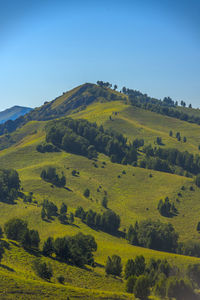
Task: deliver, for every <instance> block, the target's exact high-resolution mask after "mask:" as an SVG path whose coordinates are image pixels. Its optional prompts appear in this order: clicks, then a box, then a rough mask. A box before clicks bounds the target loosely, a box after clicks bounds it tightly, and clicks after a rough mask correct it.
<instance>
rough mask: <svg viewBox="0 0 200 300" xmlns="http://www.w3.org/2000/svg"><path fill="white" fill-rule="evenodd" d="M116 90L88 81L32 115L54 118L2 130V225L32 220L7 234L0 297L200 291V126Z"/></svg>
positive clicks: (89, 296) (2, 249)
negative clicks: (199, 227) (140, 103)
mask: <svg viewBox="0 0 200 300" xmlns="http://www.w3.org/2000/svg"><path fill="white" fill-rule="evenodd" d="M110 87H111V85H110V84H109V86H108V85H107V83H103V84H102V83H100V84H99V86H98V87H97V86H95V85H90V84H89V85H83V86H81V87H78V88H76V89H74V90H73V91H69V92H67V93H64V94H63V96H61V97H59V98H57V99H55V101H53V102H48V103H46V104H44V106H43V107H42V108H38V109H36V110H34V111H33V112H31V113H30V114H29V117H30V118H29V117H28V118H29V120H46V121H30V122H28V121H29V120H28V118H27V116H26V117H23V118H22V119H21V121H20V122H19V120H18V121H17V122H16V123H12V122H11V123H10V125H9V124H6V125H5V124H4V128H3V127H1V129H2V128H3V129H2V130H3V131H4V130H6V126H7V127H8V125H9V126H10V128H8V132H12V133H9V134H8V133H6V132H5V134H4V135H3V136H2V137H0V149H3V148H4V150H2V151H0V163H1V168H2V171H1V176H0V194H1V191H2V190H3V191H4V193H5V195H6V197H4V196H3V197H1V203H0V208H1V209H0V217H1V218H0V225H1V226H2V228H4V225H5V224H6V223H9V222H10V220H11V219H13V218H15V219H18V220H21V221H22V220H23V221H22V222H21V221H19V222H16V221H15V222H14V221H12V222H11V223H10V225H9V226H8V228H9V227H10V228H11V231H10V230H8V231H7V232H10V233H9V234H10V235H7V233H6V227H5V230H4V232H2V231H0V238H1V241H0V244H1V247H0V256H1V266H0V298H1V297H2V298H5V297H4V296H5V295H4V294H3V292H2V291H5V290H6V293H7V294H6V296H8V297H7V298H9V297H10V298H17V297H19V292H20V297H21V299H40V298H49V299H55V298H58V299H67V297H69V298H70V299H77V298H81V299H84V298H85V299H134V295H135V296H137V297H140V298H142V297H143V298H145V297H147V296H148V295H149V293H150V297H151V298H152V299H159V298H160V299H163V298H164V297H168V296H170V297H177V299H178V297H179V299H181V297H183V296H181V295H183V294H185V295H189V297H191V298H189V299H192V297H193V291H194V290H195V289H199V283H198V277H199V270H198V269H199V267H198V265H199V258H198V257H199V256H200V245H199V241H198V240H199V232H198V231H197V230H196V229H197V224H198V222H199V212H200V203H199V197H200V189H199V187H198V177H199V175H198V173H199V170H198V161H199V150H198V146H199V144H200V138H199V125H197V124H195V123H193V124H191V123H189V122H185V121H183V120H180V119H179V118H174V117H173V118H172V117H169V116H167V114H162V115H161V114H159V116H158V114H157V112H156V110H154V111H152V109H150V110H149V109H147V108H146V107H143V106H141V107H139V106H134V105H132V104H131V103H130V102H131V101H132V100H131V96H130V95H128V94H123V93H119V92H117V91H116V87H114V90H111V89H110ZM91 96H93V97H92V98H91ZM138 96H139V97H140V95H139V94H138ZM141 99H142V98H141ZM141 99H140V101H141ZM144 102H145V101H144ZM84 103H85V104H84ZM163 103H165V106H166V107H169V108H170V109H173V110H177V111H180V109H181V110H182V113H184V111H187V114H188V115H189V114H190V115H192V114H194V115H195V116H196V117H198V115H199V113H198V112H197V111H196V110H194V109H192V108H186V107H184V106H182V107H181V108H180V107H178V106H177V105H175V104H174V105H175V106H174V107H170V106H169V105H170V104H169V99H165V101H163ZM167 103H168V104H167ZM150 104H151V102H150ZM84 105H85V106H84ZM152 107H153V106H152ZM162 107H163V108H164V106H163V104H162ZM66 113H67V114H68V115H67V118H66ZM61 116H62V117H64V118H62V119H59V117H61ZM55 117H56V118H57V119H56V120H53V121H50V122H48V120H50V119H54V118H55ZM80 119H81V120H80ZM84 120H85V121H84ZM25 123H26V124H25ZM14 124H15V125H17V124H18V125H17V127H18V126H20V128H18V129H17V130H16V131H14V130H15V129H16V126H15V125H14ZM23 124H25V125H23ZM63 124H64V125H63ZM66 124H67V125H66ZM70 126H72V127H73V126H74V127H75V128H71V127H70ZM44 127H45V129H44ZM52 128H56V130H57V129H58V132H57V133H60V132H61V133H62V134H63V133H64V135H63V137H62V140H61V143H60V144H59V145H56V144H55V143H54V142H52V141H46V135H47V137H48V132H51V133H52V132H53V129H52ZM51 130H52V131H51ZM78 130H80V131H79V132H78ZM57 133H56V134H55V135H54V138H55V139H56V138H59V134H57ZM67 133H69V134H67ZM177 133H179V134H178V137H176V136H177ZM62 134H61V135H62ZM66 134H67V135H66ZM92 134H94V136H92ZM65 135H66V137H65V143H64V144H63V138H64V136H65ZM50 136H51V138H52V137H53V134H52V135H50ZM97 136H98V138H99V143H97V142H96V141H95V142H94V139H95V138H97ZM103 138H105V139H109V141H110V145H108V141H106V142H105V144H103V142H102V141H103ZM82 139H84V140H82ZM69 140H72V143H71V142H70V143H71V144H70V143H69ZM50 142H51V143H50ZM73 143H74V144H75V145H82V146H83V145H85V146H86V148H84V147H83V149H82V148H81V149H78V150H77V148H73V147H72V148H71V149H72V150H70V148H69V145H70V146H73V145H74V144H73ZM158 144H159V146H158ZM63 145H65V146H66V148H64V147H63ZM149 145H152V147H151V148H152V149H153V150H151V148H150V147H149V148H148V146H149ZM153 145H154V146H153ZM100 147H102V148H100ZM155 147H157V149H156V148H155ZM6 148H7V149H6ZM84 149H86V150H84ZM130 149H132V151H129V150H130ZM58 150H59V151H58ZM108 150H109V151H108ZM121 150H122V152H123V155H121V154H122V153H121V154H120V155H119V151H121ZM147 150H148V151H150V155H149V154H148V153H147V152H146V151H147ZM77 151H78V152H77ZM84 151H85V152H84ZM151 151H153V152H152V154H153V155H151ZM80 154H81V155H80ZM113 155H114V156H113ZM124 158H126V159H125V160H124ZM174 160H175V162H174ZM143 161H146V162H147V163H149V165H150V164H152V165H154V163H155V162H156V163H155V165H154V166H155V167H154V166H153V168H152V169H156V170H152V171H149V170H148V169H145V168H140V167H138V166H142V162H143ZM114 162H115V163H114ZM159 164H160V165H159ZM160 166H161V168H160ZM165 167H166V168H169V169H168V173H167V172H162V171H166V169H165ZM11 168H12V169H13V168H14V169H15V170H16V171H8V170H10V169H11ZM157 170H158V171H157ZM43 171H44V172H43ZM41 173H43V175H42V177H43V178H42V180H41V177H40V175H41ZM6 174H7V175H6ZM12 174H15V175H12ZM179 175H184V176H179ZM6 176H7V177H6ZM17 177H18V180H17ZM8 178H15V180H14V181H12V180H10V179H9V180H7V179H8ZM19 178H20V180H19ZM61 178H63V182H62V184H61ZM64 178H65V183H64ZM43 179H45V180H43ZM66 179H67V180H66ZM9 182H10V183H9ZM13 182H15V187H14V185H13ZM17 182H18V185H17V184H16V183H17ZM8 183H9V184H8ZM66 183H67V184H66ZM195 183H196V185H195ZM2 187H3V189H2ZM13 188H14V190H13ZM11 190H12V192H11ZM86 190H87V192H86ZM88 191H89V193H88ZM85 192H86V193H85ZM167 197H168V198H167ZM160 199H164V200H162V202H160V203H159V201H160ZM108 200H109V202H108ZM10 203H12V204H13V203H15V205H9V204H10ZM158 203H159V205H158ZM158 206H159V207H158ZM78 207H79V213H78V215H77V208H78ZM157 208H158V209H157ZM173 216H174V217H173ZM172 217H173V218H172ZM152 220H154V221H152ZM136 221H137V222H136ZM13 224H15V225H14V226H13ZM131 224H135V225H134V226H130V225H131ZM18 228H19V230H18ZM20 228H21V229H20ZM32 228H34V229H32ZM15 230H16V231H17V232H16V233H15V234H13V233H12V232H14V231H15ZM3 234H4V237H6V238H7V239H3ZM125 236H126V238H127V240H126V239H125V238H124V237H125ZM178 236H179V238H178ZM89 237H90V238H89ZM90 242H91V243H92V244H93V246H91V244H90ZM90 246H91V247H90ZM154 249H156V251H155V250H154ZM166 251H168V252H166ZM170 252H171V253H170ZM175 252H176V253H175ZM179 254H181V255H179ZM185 255H187V256H185ZM189 255H190V256H189ZM191 256H193V257H191ZM36 257H38V258H39V260H37V264H38V268H39V272H38V271H36V269H35V268H34V264H35V260H36ZM108 257H109V258H108ZM49 266H51V267H49ZM80 267H81V268H80ZM106 270H107V271H108V274H106ZM43 274H44V275H43ZM45 274H46V275H45ZM48 274H49V275H48ZM171 275H173V276H175V277H173V278H172V276H171ZM118 276H120V278H118ZM182 277H183V279H182ZM189 281H191V282H192V284H191V283H190V282H189ZM172 282H174V283H175V284H174V285H173V284H172ZM188 282H189V283H188ZM141 286H143V287H145V288H143V289H141ZM191 287H192V289H191ZM178 290H181V291H185V292H184V293H182V292H181V293H182V294H180V295H178V292H177V291H178ZM126 292H128V294H127V293H126Z"/></svg>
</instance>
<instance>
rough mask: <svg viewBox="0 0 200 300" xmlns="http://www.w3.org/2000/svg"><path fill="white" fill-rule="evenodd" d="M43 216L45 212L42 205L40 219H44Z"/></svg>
mask: <svg viewBox="0 0 200 300" xmlns="http://www.w3.org/2000/svg"><path fill="white" fill-rule="evenodd" d="M45 217H46V212H45V209H44V207H42V210H41V218H42V220H44V219H45Z"/></svg>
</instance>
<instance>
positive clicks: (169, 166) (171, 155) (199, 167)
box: [141, 145, 200, 174]
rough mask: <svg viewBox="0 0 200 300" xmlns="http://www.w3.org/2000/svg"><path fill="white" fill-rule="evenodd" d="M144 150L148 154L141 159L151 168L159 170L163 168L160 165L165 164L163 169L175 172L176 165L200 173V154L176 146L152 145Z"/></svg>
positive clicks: (144, 164)
mask: <svg viewBox="0 0 200 300" xmlns="http://www.w3.org/2000/svg"><path fill="white" fill-rule="evenodd" d="M143 151H144V153H145V154H146V159H145V160H144V161H141V166H144V167H147V168H149V169H151V168H152V169H153V168H154V167H156V168H157V169H156V170H158V169H161V167H159V166H160V165H161V166H165V167H164V168H162V169H163V171H165V172H171V173H174V167H173V166H174V165H176V166H178V167H181V168H182V169H183V170H185V171H186V172H190V173H192V174H198V173H200V156H199V155H197V154H196V155H195V156H194V155H193V154H191V153H189V152H188V151H184V152H181V151H179V150H177V149H175V148H156V147H155V148H153V147H152V146H151V145H148V146H146V147H144V149H143ZM152 162H154V164H153V163H152ZM157 165H158V166H157ZM160 171H162V170H160Z"/></svg>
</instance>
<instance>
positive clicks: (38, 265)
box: [33, 259, 53, 280]
mask: <svg viewBox="0 0 200 300" xmlns="http://www.w3.org/2000/svg"><path fill="white" fill-rule="evenodd" d="M33 269H34V271H35V273H36V274H37V275H38V276H39V277H41V278H43V279H46V280H50V279H51V277H52V276H53V271H52V267H51V265H50V264H48V265H47V264H46V263H45V262H42V261H41V260H40V259H36V260H35V261H34V263H33Z"/></svg>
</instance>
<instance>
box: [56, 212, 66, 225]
mask: <svg viewBox="0 0 200 300" xmlns="http://www.w3.org/2000/svg"><path fill="white" fill-rule="evenodd" d="M58 220H59V221H60V223H61V224H66V223H67V221H68V219H67V216H66V214H60V215H59V216H58Z"/></svg>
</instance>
